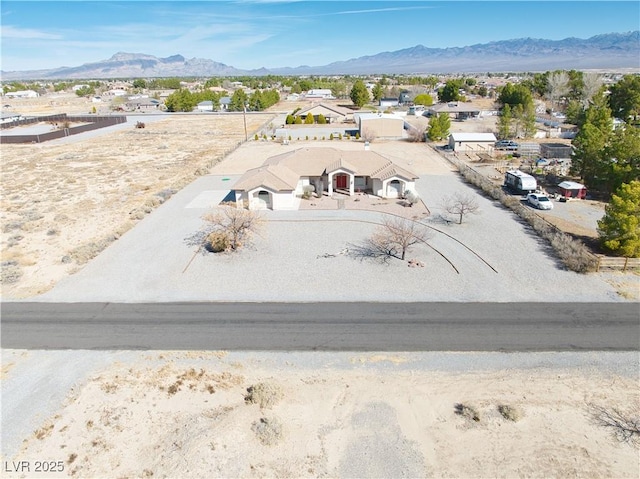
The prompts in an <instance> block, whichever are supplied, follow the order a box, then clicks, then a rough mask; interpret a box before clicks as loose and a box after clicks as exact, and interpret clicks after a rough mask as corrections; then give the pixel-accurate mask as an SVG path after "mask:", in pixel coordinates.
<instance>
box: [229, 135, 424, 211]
mask: <svg viewBox="0 0 640 479" xmlns="http://www.w3.org/2000/svg"><path fill="white" fill-rule="evenodd" d="M417 178H418V177H417V175H416V174H414V173H413V172H411V171H408V170H406V169H404V168H401V167H400V166H398V165H396V164H394V163H393V162H392V161H391V160H389V159H387V158H385V157H384V156H382V155H381V154H379V153H376V152H373V151H370V150H358V151H341V150H337V149H335V148H327V147H321V148H299V149H297V150H293V151H289V152H286V153H282V154H280V155H277V156H272V157H271V158H268V159H267V160H266V161H265V162H264V164H263V165H262V166H260V167H258V168H253V169H251V170H249V171H247V172H246V173H245V174H244V175H242V177H240V179H239V180H238V181H237V183H236V184H235V185H234V186H233V191H234V193H235V199H236V204H237V205H238V207H239V208H242V207H244V206H247V207H248V208H249V209H267V208H269V209H274V210H287V209H295V208H296V207H297V198H299V197H300V196H302V194H303V193H304V187H305V186H307V185H313V186H314V187H315V191H319V192H327V194H328V195H329V196H332V195H333V194H334V192H340V193H342V194H347V195H349V196H352V195H354V194H355V193H356V191H362V192H369V193H371V194H373V195H375V196H380V197H382V198H398V197H400V196H402V195H403V194H404V192H405V191H407V190H413V189H415V180H416V179H417Z"/></svg>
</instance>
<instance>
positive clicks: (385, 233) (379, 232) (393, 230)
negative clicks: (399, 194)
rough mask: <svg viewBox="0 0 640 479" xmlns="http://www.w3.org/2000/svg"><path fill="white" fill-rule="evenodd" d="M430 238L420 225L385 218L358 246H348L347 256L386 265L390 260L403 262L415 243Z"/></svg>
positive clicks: (411, 221)
mask: <svg viewBox="0 0 640 479" xmlns="http://www.w3.org/2000/svg"><path fill="white" fill-rule="evenodd" d="M430 238H431V234H430V232H429V230H427V229H426V228H425V227H424V226H422V225H421V224H420V223H418V222H416V221H413V220H410V219H408V218H401V217H398V216H392V217H388V216H385V217H384V219H383V221H382V225H381V226H379V227H378V228H377V229H376V230H375V231H374V232H373V234H372V235H371V237H369V238H367V239H366V240H365V241H363V242H362V243H360V244H350V245H349V255H350V256H353V257H356V258H359V259H367V258H368V259H374V260H378V261H381V262H384V263H386V262H387V261H388V260H389V259H390V258H397V259H400V260H402V261H404V259H405V256H406V254H407V252H408V251H409V250H410V249H411V247H412V246H413V245H415V244H417V243H426V242H427V240H429V239H430Z"/></svg>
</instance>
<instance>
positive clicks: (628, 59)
mask: <svg viewBox="0 0 640 479" xmlns="http://www.w3.org/2000/svg"><path fill="white" fill-rule="evenodd" d="M618 68H625V69H626V68H637V69H639V70H640V31H637V30H636V31H632V32H626V33H604V34H599V35H595V36H593V37H590V38H588V39H580V38H576V37H568V38H565V39H563V40H548V39H540V38H530V37H528V38H516V39H511V40H498V41H492V42H488V43H477V44H473V45H467V46H463V47H447V48H430V47H427V46H424V45H422V44H418V45H414V46H412V47H407V48H403V49H400V50H394V51H386V52H380V53H377V54H374V55H365V56H361V57H356V58H350V59H348V60H341V61H336V62H332V63H329V64H326V65H319V66H309V65H300V66H297V67H277V68H265V67H262V68H259V69H254V70H243V69H238V68H235V67H233V66H230V65H226V64H224V63H220V62H216V61H214V60H210V59H205V58H195V57H194V58H186V57H184V56H182V55H180V54H176V55H171V56H168V57H165V58H158V57H156V56H154V55H150V54H146V53H128V52H122V51H120V52H117V53H115V54H114V55H112V56H111V57H110V58H108V59H106V60H100V61H98V62H91V63H85V64H83V65H80V66H76V67H58V68H53V69H43V70H30V71H10V72H4V71H2V72H0V74H1V75H2V80H3V81H7V80H35V79H60V80H65V79H86V78H136V77H147V78H152V77H200V76H241V75H249V76H262V75H268V74H275V75H309V74H316V75H337V74H374V73H395V74H429V73H463V72H467V73H473V72H488V71H492V72H499V71H545V70H554V69H565V70H566V69H618Z"/></svg>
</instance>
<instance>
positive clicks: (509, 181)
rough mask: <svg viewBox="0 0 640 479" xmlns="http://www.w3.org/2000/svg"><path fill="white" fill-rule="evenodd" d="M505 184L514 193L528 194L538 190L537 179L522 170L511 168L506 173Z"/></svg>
mask: <svg viewBox="0 0 640 479" xmlns="http://www.w3.org/2000/svg"><path fill="white" fill-rule="evenodd" d="M504 185H505V186H506V187H507V188H508V189H509V190H511V191H513V192H514V193H518V194H527V193H531V192H532V191H536V188H537V187H538V184H537V183H536V179H535V178H534V177H533V176H531V175H528V174H526V173H524V172H522V171H520V170H509V171H507V173H506V174H505V175H504Z"/></svg>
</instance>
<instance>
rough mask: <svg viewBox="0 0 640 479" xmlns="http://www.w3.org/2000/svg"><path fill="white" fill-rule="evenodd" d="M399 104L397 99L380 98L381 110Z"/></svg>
mask: <svg viewBox="0 0 640 479" xmlns="http://www.w3.org/2000/svg"><path fill="white" fill-rule="evenodd" d="M399 104H400V101H399V100H398V99H397V98H380V106H381V107H382V108H389V107H392V106H398V105H399Z"/></svg>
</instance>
